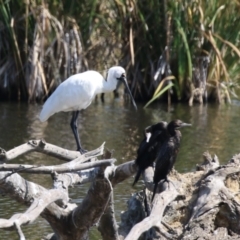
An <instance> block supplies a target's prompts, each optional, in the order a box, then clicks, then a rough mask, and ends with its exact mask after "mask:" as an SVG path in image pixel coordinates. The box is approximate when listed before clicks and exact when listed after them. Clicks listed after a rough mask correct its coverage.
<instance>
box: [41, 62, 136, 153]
mask: <svg viewBox="0 0 240 240" xmlns="http://www.w3.org/2000/svg"><path fill="white" fill-rule="evenodd" d="M119 81H120V82H123V83H124V85H125V86H126V88H127V90H128V92H129V95H130V97H131V100H132V103H133V105H134V107H135V108H136V109H137V105H136V103H135V101H134V99H133V96H132V94H131V91H130V89H129V87H128V84H127V79H126V72H125V70H124V68H122V67H120V66H114V67H111V68H110V69H109V70H108V75H107V79H106V80H105V79H104V77H103V76H102V75H101V74H100V73H98V72H96V71H86V72H83V73H78V74H75V75H72V76H71V77H69V78H68V79H66V80H65V81H64V82H62V83H61V84H60V85H59V86H58V87H57V89H56V90H55V91H54V92H53V94H52V95H51V96H50V97H49V98H48V99H47V101H46V102H45V103H44V105H43V109H42V111H41V113H40V116H39V118H40V121H41V122H44V121H46V120H47V119H48V118H49V117H51V116H52V115H53V114H55V113H57V112H69V111H72V112H73V114H72V120H71V123H70V126H71V128H72V131H73V134H74V137H75V140H76V143H77V151H80V153H81V154H83V153H84V152H86V150H84V149H83V148H82V146H81V142H80V138H79V134H78V127H77V118H78V115H79V111H80V110H81V109H86V108H87V107H88V106H89V105H90V104H91V102H92V100H93V99H94V98H95V96H96V94H99V93H105V92H111V91H113V90H115V89H116V86H117V83H118V82H119Z"/></svg>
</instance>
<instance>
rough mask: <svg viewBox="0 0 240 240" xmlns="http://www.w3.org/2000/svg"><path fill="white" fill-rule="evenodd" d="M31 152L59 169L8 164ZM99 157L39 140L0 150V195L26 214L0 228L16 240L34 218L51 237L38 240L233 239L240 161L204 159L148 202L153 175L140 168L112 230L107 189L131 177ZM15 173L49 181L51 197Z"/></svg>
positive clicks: (239, 208)
mask: <svg viewBox="0 0 240 240" xmlns="http://www.w3.org/2000/svg"><path fill="white" fill-rule="evenodd" d="M30 142H31V141H30ZM42 145H43V146H44V147H43V146H42ZM35 150H36V151H40V152H42V153H45V154H47V155H52V156H55V157H58V158H60V159H62V160H64V161H67V162H65V163H63V164H61V165H55V166H43V165H41V166H40V165H39V166H38V165H17V164H8V162H9V161H10V160H12V159H14V158H15V157H17V156H20V155H22V154H26V153H28V152H30V151H35ZM103 150H104V145H102V146H100V147H99V148H98V149H96V150H94V151H91V152H88V153H87V154H85V155H79V154H78V152H76V153H74V151H72V152H71V153H68V150H66V149H60V148H59V147H57V146H54V145H50V144H48V143H46V142H44V141H42V140H39V141H36V144H32V143H31V144H30V143H29V142H28V143H27V144H23V145H21V146H19V147H16V148H14V149H13V150H10V151H8V152H7V151H5V150H3V149H2V150H1V153H0V160H1V162H2V164H1V165H0V192H1V193H2V194H5V195H8V196H9V197H11V198H12V199H15V200H16V201H18V202H20V203H22V204H25V205H27V206H28V209H27V210H26V211H25V212H24V213H20V214H15V215H13V216H12V217H11V218H10V219H4V218H1V219H0V228H5V229H9V230H15V231H16V232H17V233H16V235H18V236H19V239H21V240H24V239H25V237H24V233H23V231H22V227H23V225H25V224H30V223H32V222H33V221H34V220H35V219H36V218H37V217H39V216H41V217H43V218H45V219H46V220H47V221H48V222H49V224H50V226H51V227H52V230H53V233H52V234H50V235H48V236H46V237H45V238H44V239H48V240H50V239H51V240H70V239H71V240H79V239H89V236H88V234H89V229H90V228H91V227H92V226H94V225H97V227H98V228H97V229H98V230H99V231H100V233H101V235H102V239H103V240H110V239H111V240H121V239H126V240H130V239H131V240H135V239H149V240H150V239H184V240H192V239H223V240H225V239H239V238H240V236H239V235H240V225H239V222H240V193H239V189H240V165H239V163H240V154H239V155H235V156H234V157H233V158H232V159H231V160H230V161H229V162H228V164H226V165H222V166H221V165H220V164H219V160H218V157H217V156H216V155H214V156H213V157H212V156H211V155H210V154H209V153H208V152H206V153H204V154H203V158H204V162H203V163H202V164H201V165H197V169H196V171H195V172H191V173H185V174H179V173H178V172H177V171H175V170H173V171H172V172H171V174H170V176H169V179H170V181H169V182H160V183H159V185H158V189H157V193H156V195H155V198H154V200H153V202H151V198H152V190H153V184H152V181H153V168H152V167H149V168H147V169H146V170H145V172H144V174H143V179H144V185H143V186H144V189H143V190H142V191H140V192H137V193H135V194H134V195H133V196H132V197H131V198H130V199H129V201H128V209H127V211H125V212H124V213H123V214H122V216H121V217H122V220H121V223H120V226H119V228H118V226H117V223H116V219H115V213H114V199H113V189H114V187H115V186H116V185H117V184H119V183H120V182H122V181H124V180H126V179H127V178H129V177H131V176H133V175H134V174H135V173H136V170H137V169H136V165H135V163H134V161H129V162H126V163H124V164H121V165H118V166H116V165H114V162H115V159H112V158H111V154H110V153H109V152H106V153H105V154H104V151H103ZM24 151H25V152H24ZM99 156H101V160H99V159H98V158H97V157H99ZM22 172H24V173H29V174H31V173H38V174H50V175H51V176H52V179H53V186H52V189H46V188H44V187H42V186H40V185H38V184H36V183H34V182H30V181H27V180H26V179H24V178H22V177H21V175H20V173H22ZM87 182H91V185H90V188H89V190H88V192H87V193H86V196H84V198H83V201H82V203H81V204H73V203H71V202H70V201H69V196H68V189H69V187H72V186H74V185H77V184H84V183H87ZM39 238H41V236H39Z"/></svg>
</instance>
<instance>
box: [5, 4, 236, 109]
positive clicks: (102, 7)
mask: <svg viewBox="0 0 240 240" xmlns="http://www.w3.org/2000/svg"><path fill="white" fill-rule="evenodd" d="M239 7H240V5H239V2H238V1H229V2H226V1H223V0H220V1H217V0H211V1H207V0H202V1H200V0H196V1H190V0H185V1H184V0H179V1H173V0H169V1H166V0H163V1H157V0H150V1H137V0H118V1H117V0H113V1H85V0H84V1H73V0H71V1H62V0H54V1H37V0H25V1H22V0H18V1H13V0H9V1H1V3H0V35H1V38H0V54H1V58H0V100H18V101H28V102H41V101H44V100H45V99H46V98H47V97H48V96H49V95H50V94H51V92H53V91H54V89H55V88H56V87H57V86H58V85H59V84H60V83H61V82H62V81H64V80H65V79H66V78H68V77H69V76H70V75H72V74H75V73H79V72H83V71H86V70H88V69H94V70H97V71H99V72H100V73H102V74H103V75H104V76H106V69H108V68H109V66H112V65H121V66H123V67H124V68H125V69H126V71H127V74H128V81H129V85H130V88H131V91H132V93H133V96H134V98H135V99H136V101H143V102H145V103H146V105H145V106H148V105H149V104H150V103H151V102H153V101H155V100H156V99H159V98H161V99H162V100H164V101H168V102H169V103H171V101H187V102H188V103H189V105H192V104H193V103H194V102H199V103H203V102H204V101H215V102H219V103H221V102H231V99H232V98H235V97H237V96H236V93H235V91H236V90H237V89H238V85H239V72H240V67H239V64H238V62H239V57H240V51H239V49H240V41H239V29H240V21H239V17H240V15H239V13H238V12H239Z"/></svg>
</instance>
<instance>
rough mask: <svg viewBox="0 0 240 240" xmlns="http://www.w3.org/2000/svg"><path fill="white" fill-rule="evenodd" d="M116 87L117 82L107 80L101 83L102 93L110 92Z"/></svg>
mask: <svg viewBox="0 0 240 240" xmlns="http://www.w3.org/2000/svg"><path fill="white" fill-rule="evenodd" d="M116 87H117V81H116V80H113V79H109V78H107V80H105V79H104V80H103V81H102V92H112V91H113V90H115V89H116Z"/></svg>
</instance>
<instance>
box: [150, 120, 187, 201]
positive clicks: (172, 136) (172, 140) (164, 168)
mask: <svg viewBox="0 0 240 240" xmlns="http://www.w3.org/2000/svg"><path fill="white" fill-rule="evenodd" d="M186 126H191V124H188V123H184V122H182V121H181V120H174V121H171V122H170V123H169V124H168V125H167V128H166V133H165V139H164V142H163V144H162V145H161V147H160V148H159V151H158V154H157V157H156V165H155V170H154V177H153V182H154V190H153V196H152V200H153V199H154V196H155V194H156V190H157V186H158V183H159V182H160V181H161V180H164V181H167V182H168V181H169V180H168V174H169V172H170V171H171V170H172V168H173V165H174V163H175V161H176V158H177V154H178V151H179V148H180V141H181V136H182V135H181V132H180V131H179V130H178V129H179V128H182V127H186Z"/></svg>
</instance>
